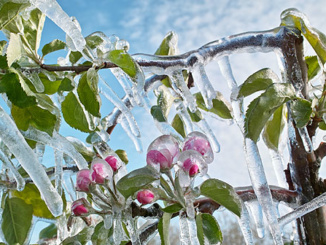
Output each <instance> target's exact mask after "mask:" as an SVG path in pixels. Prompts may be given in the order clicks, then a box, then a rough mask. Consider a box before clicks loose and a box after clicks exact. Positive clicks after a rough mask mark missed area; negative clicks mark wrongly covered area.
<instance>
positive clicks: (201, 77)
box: [192, 64, 216, 109]
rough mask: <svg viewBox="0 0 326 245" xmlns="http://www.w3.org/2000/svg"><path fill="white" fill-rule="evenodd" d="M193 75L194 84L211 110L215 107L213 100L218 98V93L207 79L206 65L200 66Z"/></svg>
mask: <svg viewBox="0 0 326 245" xmlns="http://www.w3.org/2000/svg"><path fill="white" fill-rule="evenodd" d="M192 75H193V77H194V82H195V83H196V85H197V87H198V88H199V91H200V93H201V94H202V96H203V99H204V102H205V105H206V107H207V108H208V109H211V108H212V107H213V99H215V98H216V92H215V90H214V88H213V86H212V84H211V82H210V81H209V79H208V77H207V74H206V72H205V67H204V65H202V64H199V65H198V68H195V69H194V70H193V71H192Z"/></svg>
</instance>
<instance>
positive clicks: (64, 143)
mask: <svg viewBox="0 0 326 245" xmlns="http://www.w3.org/2000/svg"><path fill="white" fill-rule="evenodd" d="M22 134H23V135H24V137H25V138H27V139H30V140H34V141H37V142H40V143H42V144H45V145H49V146H51V147H52V148H54V149H57V150H59V151H61V152H63V153H65V154H67V155H68V156H70V157H71V158H72V159H73V160H74V161H75V163H76V165H77V167H78V168H79V169H85V168H88V164H87V162H86V160H85V159H84V158H83V156H82V155H81V154H80V153H79V152H78V151H77V150H76V149H75V147H74V146H73V145H72V144H71V143H70V142H69V141H68V140H67V139H66V138H65V137H63V136H61V135H60V134H59V133H57V132H56V131H54V132H53V136H52V137H51V136H50V135H48V134H47V133H46V132H43V131H40V130H37V129H35V128H32V127H30V128H29V129H28V130H27V131H22Z"/></svg>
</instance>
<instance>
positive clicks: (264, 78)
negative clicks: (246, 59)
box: [237, 68, 279, 98]
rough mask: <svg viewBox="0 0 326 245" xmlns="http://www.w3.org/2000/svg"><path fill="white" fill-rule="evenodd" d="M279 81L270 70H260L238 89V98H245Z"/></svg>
mask: <svg viewBox="0 0 326 245" xmlns="http://www.w3.org/2000/svg"><path fill="white" fill-rule="evenodd" d="M278 81H279V78H278V76H277V75H276V74H275V73H274V72H273V71H272V69H269V68H264V69H261V70H259V71H257V72H255V73H254V74H252V75H251V76H249V77H248V78H247V79H246V81H244V83H243V84H242V85H241V86H240V87H239V93H238V96H237V97H238V98H240V97H246V96H248V95H251V94H253V93H255V92H257V91H261V90H265V89H266V88H267V87H268V86H270V85H271V84H272V83H277V82H278Z"/></svg>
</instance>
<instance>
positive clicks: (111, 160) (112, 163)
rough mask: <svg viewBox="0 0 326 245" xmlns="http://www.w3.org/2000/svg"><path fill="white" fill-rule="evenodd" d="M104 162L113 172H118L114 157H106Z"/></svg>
mask: <svg viewBox="0 0 326 245" xmlns="http://www.w3.org/2000/svg"><path fill="white" fill-rule="evenodd" d="M105 161H106V162H107V163H108V164H109V165H110V166H111V168H112V169H113V171H114V172H115V171H117V170H118V168H119V161H118V159H117V158H116V157H115V156H108V157H106V158H105Z"/></svg>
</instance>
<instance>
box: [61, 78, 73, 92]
mask: <svg viewBox="0 0 326 245" xmlns="http://www.w3.org/2000/svg"><path fill="white" fill-rule="evenodd" d="M74 88H75V86H74V83H73V82H72V81H71V80H70V79H69V78H67V77H65V78H64V79H63V80H62V81H61V83H60V86H59V88H58V91H71V90H73V89H74Z"/></svg>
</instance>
